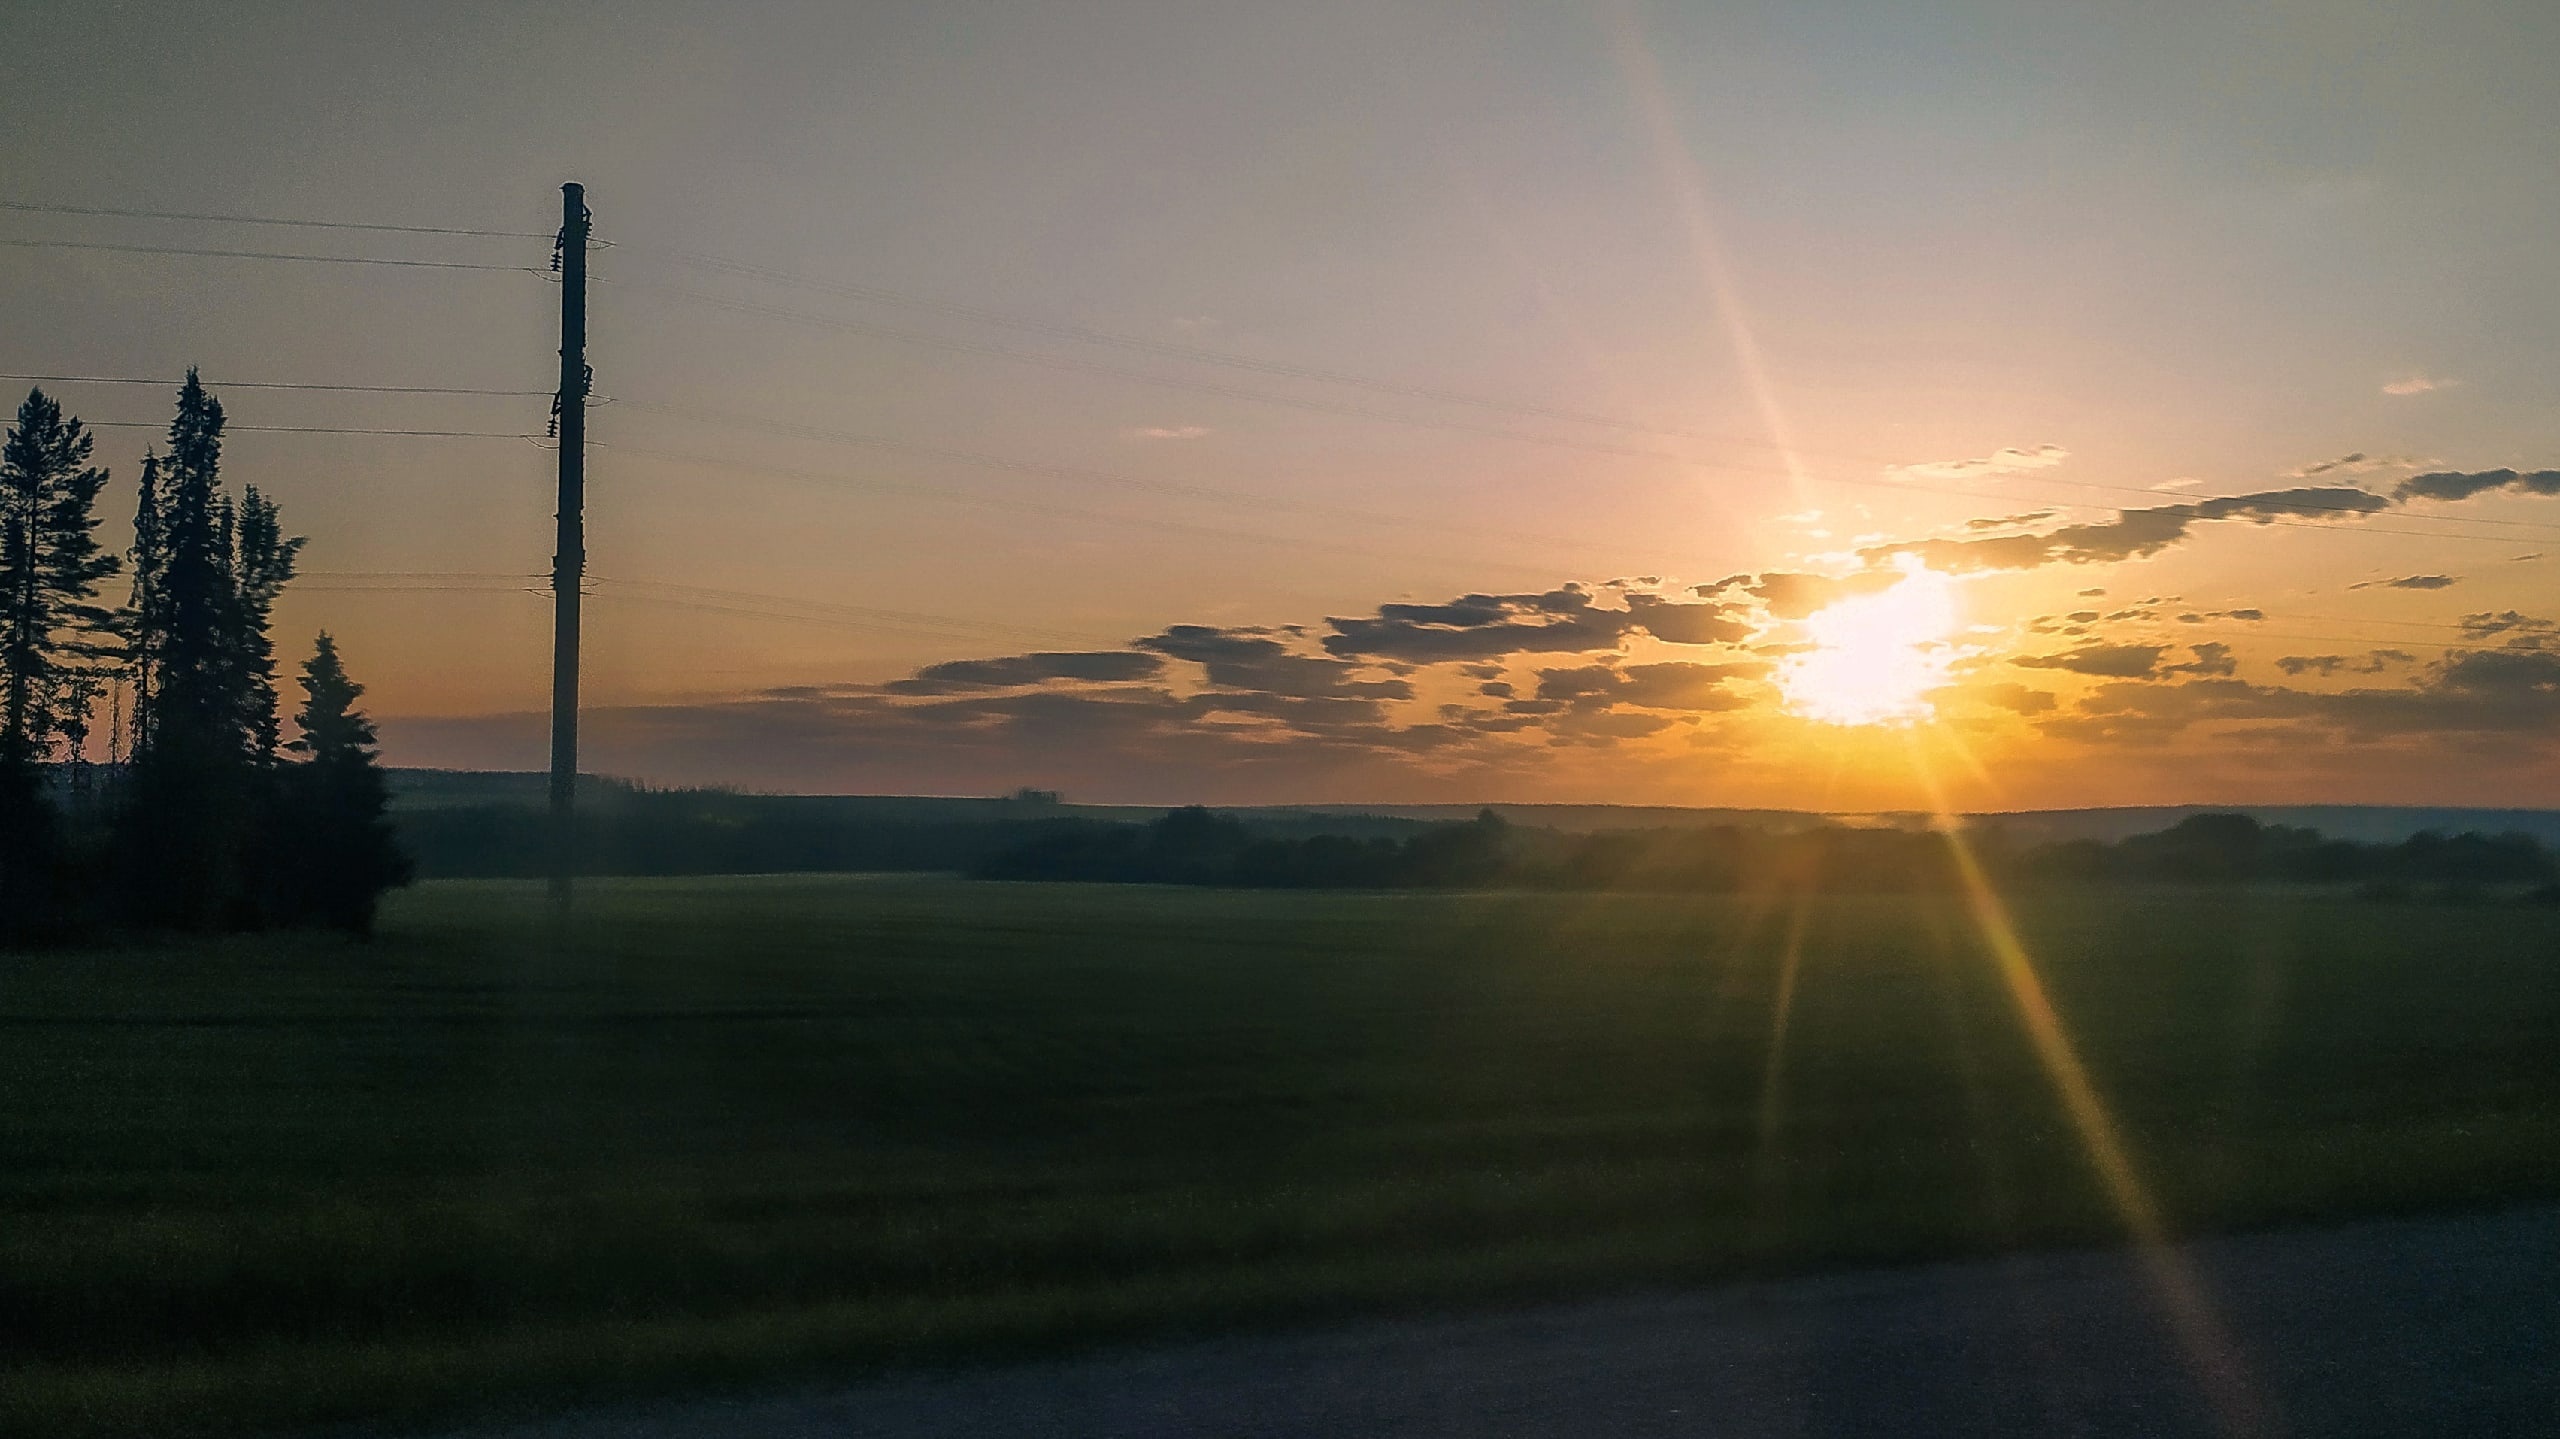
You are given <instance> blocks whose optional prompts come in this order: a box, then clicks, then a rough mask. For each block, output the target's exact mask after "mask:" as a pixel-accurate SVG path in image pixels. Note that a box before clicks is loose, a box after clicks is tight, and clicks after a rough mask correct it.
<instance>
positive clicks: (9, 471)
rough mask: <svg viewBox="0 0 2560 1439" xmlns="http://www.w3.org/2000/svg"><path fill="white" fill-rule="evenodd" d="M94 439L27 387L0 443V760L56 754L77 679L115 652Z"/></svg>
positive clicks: (103, 475) (112, 560)
mask: <svg viewBox="0 0 2560 1439" xmlns="http://www.w3.org/2000/svg"><path fill="white" fill-rule="evenodd" d="M91 445H92V441H91V438H90V435H89V433H88V431H87V430H86V429H84V428H83V427H82V426H81V424H80V422H79V421H78V420H76V419H71V418H67V417H66V416H64V414H63V413H62V406H61V405H60V404H59V403H57V402H56V401H54V400H53V399H52V398H50V397H48V396H47V395H46V394H45V393H44V392H43V391H42V390H30V391H28V393H27V398H26V401H25V403H23V404H21V405H19V406H18V422H17V424H16V425H15V426H14V427H12V428H11V429H10V431H9V434H8V439H7V442H6V444H5V446H0V764H6V765H11V766H27V767H32V766H35V765H38V764H41V763H42V762H43V761H44V760H45V758H46V757H47V756H48V755H50V754H51V752H52V747H53V741H54V738H55V736H56V734H57V733H58V732H59V731H60V729H61V728H62V726H63V725H64V723H65V722H66V719H67V718H68V717H67V716H66V715H65V713H64V709H63V706H64V702H65V701H66V700H67V699H68V698H69V697H70V692H71V691H70V685H71V680H72V677H73V676H74V675H75V674H78V673H80V672H82V671H85V670H88V669H91V668H93V667H95V666H96V665H97V664H99V663H100V662H101V661H103V660H104V659H105V658H106V656H107V654H108V641H109V637H110V635H111V633H112V631H113V628H114V616H113V614H112V612H110V611H109V610H108V609H107V608H106V607H105V606H103V605H101V604H99V603H98V586H99V584H100V583H101V582H102V581H104V580H105V579H106V578H107V577H108V576H109V575H112V574H114V573H115V571H116V557H115V556H114V555H112V554H110V553H108V552H107V551H106V550H105V549H104V548H103V547H102V546H100V545H99V543H98V537H97V533H96V531H97V528H98V516H97V500H98V491H99V489H100V488H101V487H102V486H104V485H105V484H106V481H107V472H106V471H104V470H102V469H97V468H94V467H92V466H91V465H90V464H89V454H90V449H91ZM92 693H94V691H92Z"/></svg>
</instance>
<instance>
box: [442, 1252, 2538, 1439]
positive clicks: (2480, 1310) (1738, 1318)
mask: <svg viewBox="0 0 2560 1439" xmlns="http://www.w3.org/2000/svg"><path fill="white" fill-rule="evenodd" d="M2173 1253H2174V1255H2175V1257H2176V1258H2177V1260H2178V1262H2180V1263H2182V1264H2184V1265H2187V1266H2190V1267H2189V1269H2188V1272H2189V1273H2191V1274H2192V1275H2194V1276H2195V1277H2196V1279H2197V1280H2198V1282H2199V1283H2200V1285H2201V1287H2202V1289H2203V1291H2204V1293H2205V1295H2206V1298H2207V1301H2208V1304H2209V1306H2210V1310H2211V1313H2212V1322H2214V1323H2215V1324H2218V1325H2219V1326H2220V1327H2221V1329H2222V1330H2223V1331H2224V1332H2225V1333H2226V1334H2227V1335H2228V1336H2229V1337H2230V1339H2231V1341H2232V1342H2231V1344H2230V1345H2229V1346H2228V1349H2227V1356H2228V1358H2229V1359H2230V1361H2231V1365H2232V1369H2233V1372H2235V1373H2236V1374H2237V1375H2238V1376H2239V1379H2240V1382H2241V1383H2242V1384H2244V1385H2245V1386H2246V1389H2247V1393H2246V1395H2245V1396H2244V1401H2243V1406H2242V1407H2243V1409H2244V1410H2251V1411H2254V1414H2255V1422H2254V1423H2253V1424H2251V1425H2250V1426H2248V1427H2253V1428H2255V1429H2256V1430H2257V1431H2258V1432H2262V1433H2268V1434H2282V1435H2289V1436H2329V1435H2390V1436H2404V1435H2405V1436H2471V1435H2481V1436H2489V1435H2496V1436H2508V1435H2541V1434H2549V1435H2560V1209H2536V1210H2526V1211H2514V1212H2508V1213H2503V1214H2494V1215H2473V1216H2459V1217H2453V1218H2436V1219H2424V1220H2401V1221H2385V1222H2376V1223H2369V1224H2359V1225H2354V1226H2350V1227H2344V1228H2336V1229H2323V1230H2315V1231H2299V1232H2287V1233H2270V1234H2257V1235H2247V1236H2240V1237H2234V1238H2227V1239H2215V1240H2208V1241H2204V1242H2201V1243H2197V1244H2193V1245H2188V1246H2184V1247H2182V1248H2180V1249H2178V1250H2176V1251H2173ZM2158 1294H2159V1291H2158V1289H2157V1288H2156V1286H2155V1284H2154V1282H2153V1279H2152V1278H2151V1276H2150V1274H2149V1273H2148V1271H2147V1270H2146V1267H2145V1266H2144V1264H2143V1263H2142V1262H2141V1261H2140V1259H2139V1258H2138V1257H2137V1256H2135V1255H2132V1254H2130V1253H2119V1252H2078V1253H2066V1254H2047V1255H2033V1256H2024V1257H2016V1258H2010V1259H2002V1260H1992V1261H1982V1262H1972V1263H1962V1264H1945V1265H1936V1266H1930V1267H1925V1268H1917V1269H1901V1270H1890V1271H1874V1272H1864V1273H1855V1274H1833V1275H1823V1276H1817V1277H1813V1278H1805V1279H1795V1280H1786V1281H1779V1282H1770V1283H1757V1284H1745V1285H1736V1286H1733V1287H1729V1288H1724V1289H1717V1290H1713V1291H1707V1292H1699V1293H1690V1294H1681V1295H1669V1296H1655V1297H1645V1298H1626V1299H1614V1300H1609V1301H1605V1302H1597V1303H1588V1304H1576V1305H1570V1306H1558V1307H1552V1308H1542V1309H1535V1310H1524V1311H1515V1312H1510V1313H1503V1314H1494V1315H1480V1316H1474V1317H1467V1318H1456V1319H1440V1320H1429V1321H1408V1322H1398V1323H1379V1324H1367V1325H1361V1326H1356V1327H1349V1328H1341V1329H1332V1330H1326V1331H1321V1332H1313V1333H1297V1334H1287V1335H1276V1336H1274V1335H1266V1336H1256V1337H1245V1338H1236V1339H1227V1340H1220V1341H1215V1342H1208V1343H1197V1344H1186V1345H1180V1346H1168V1347H1162V1348H1155V1349H1147V1350H1141V1351H1135V1352H1122V1353H1118V1354H1114V1355H1111V1356H1108V1357H1101V1358H1085V1359H1076V1360H1066V1361H1058V1362H1052V1363H1042V1364H1032V1365H1020V1366H1013V1367H1006V1368H996V1369H980V1370H969V1371H960V1372H953V1373H945V1374H929V1375H917V1376H911V1377H906V1378H899V1379H893V1380H885V1381H880V1382H875V1383H868V1384H863V1385H859V1386H854V1387H848V1388H844V1389H838V1390H830V1391H810V1392H801V1393H795V1394H787V1395H774V1396H769V1397H763V1398H756V1399H749V1400H737V1401H696V1402H686V1403H681V1404H671V1405H660V1406H654V1407H645V1408H629V1409H617V1410H612V1411H607V1412H596V1413H590V1414H581V1415H574V1416H567V1417H562V1418H557V1419H552V1420H548V1421H543V1422H538V1423H530V1424H522V1425H514V1426H508V1427H503V1428H484V1429H477V1430H471V1431H464V1432H462V1433H458V1434H456V1435H455V1436H453V1439H607V1436H612V1439H712V1436H719V1439H732V1436H736V1439H818V1436H827V1439H835V1436H849V1435H865V1436H871V1435H878V1436H900V1439H904V1436H915V1439H927V1436H931V1439H942V1436H961V1435H968V1436H981V1435H1000V1436H1024V1439H1088V1436H1091V1439H1102V1436H1111V1439H1148V1436H1170V1435H1236V1436H1251V1439H1356V1436H1365V1435H1427V1436H1444V1435H1447V1436H1455V1435H1471V1436H1472V1435H1534V1436H1550V1435H1551V1436H1576V1439H1590V1436H1618V1435H1626V1436H1654V1435H1714V1436H1736V1439H1740V1436H1762V1435H1770V1436H1779V1435H1783V1436H1805V1435H1892V1436H1914V1435H1968V1436H1970V1435H1985V1434H2035V1435H2109V1436H2113V1435H2126V1436H2135V1435H2138V1436H2143V1439H2154V1436H2183V1435H2199V1436H2203V1435H2215V1434H2223V1433H2228V1432H2230V1429H2231V1421H2230V1417H2229V1416H2230V1415H2231V1414H2233V1413H2234V1412H2238V1411H2235V1410H2234V1409H2233V1408H2232V1406H2231V1405H2229V1404H2228V1403H2225V1404H2223V1405H2221V1406H2219V1407H2218V1406H2217V1405H2216V1404H2215V1403H2213V1402H2210V1401H2209V1399H2208V1396H2207V1386H2206V1385H2205V1384H2204V1383H2203V1382H2202V1381H2200V1380H2199V1379H2198V1377H2197V1371H2196V1369H2195V1367H2194V1364H2193V1362H2192V1360H2191V1358H2190V1356H2189V1352H2188V1349H2187V1348H2186V1347H2185V1346H2184V1345H2182V1344H2181V1343H2180V1341H2179V1338H2178V1333H2177V1330H2176V1328H2175V1326H2174V1325H2173V1324H2172V1322H2171V1321H2170V1320H2169V1319H2168V1318H2167V1317H2165V1313H2164V1309H2163V1306H2162V1305H2161V1303H2160V1302H2159V1299H2158Z"/></svg>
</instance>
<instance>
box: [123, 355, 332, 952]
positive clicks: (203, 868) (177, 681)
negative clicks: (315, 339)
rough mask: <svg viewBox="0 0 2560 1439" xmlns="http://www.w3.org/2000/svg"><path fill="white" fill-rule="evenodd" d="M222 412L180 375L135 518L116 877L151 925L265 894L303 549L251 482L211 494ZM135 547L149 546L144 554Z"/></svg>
mask: <svg viewBox="0 0 2560 1439" xmlns="http://www.w3.org/2000/svg"><path fill="white" fill-rule="evenodd" d="M222 428H223V414H222V404H221V402H220V401H218V400H216V399H214V398H213V397H212V396H211V395H210V394H207V393H206V392H205V388H204V384H203V382H202V381H201V380H200V379H199V378H198V377H197V375H196V372H195V371H193V370H189V371H188V372H187V380H186V384H185V386H184V387H182V388H181V389H180V390H179V392H178V413H177V417H176V419H174V420H173V421H172V422H171V423H170V425H169V447H168V452H167V454H166V455H165V456H164V457H162V458H161V460H160V462H159V463H158V465H157V466H156V467H146V474H145V477H144V478H145V484H146V489H145V492H144V495H143V498H142V503H141V505H140V506H139V508H138V509H137V512H136V526H135V529H136V553H135V570H136V592H137V593H136V601H135V606H134V611H133V617H132V618H133V631H132V635H131V649H130V653H131V655H132V656H133V660H134V667H133V677H134V681H135V702H134V759H133V768H132V783H131V785H130V787H129V793H130V803H129V804H128V805H127V806H126V808H125V811H124V813H123V815H122V816H121V828H122V832H123V839H124V843H123V852H124V855H125V859H126V864H127V878H128V881H129V883H130V884H131V886H132V894H133V897H134V899H135V900H136V901H137V902H138V903H139V904H140V905H141V906H142V908H143V909H144V911H145V912H146V913H147V914H149V915H150V916H151V917H153V918H156V919H158V920H160V921H162V922H166V923H173V924H178V925H182V926H186V927H191V928H202V927H207V926H214V925H230V926H241V925H255V924H257V923H260V922H262V921H263V919H264V918H265V916H264V915H263V914H262V913H261V908H262V906H263V904H264V903H265V902H266V899H267V897H268V895H269V894H270V891H271V888H272V887H271V885H269V884H268V883H267V876H266V871H267V870H268V869H269V868H270V866H271V865H272V864H273V858H272V856H271V855H270V854H269V853H268V852H267V851H266V850H265V849H264V848H263V847H262V846H260V845H258V844H257V843H255V840H256V838H257V837H258V836H259V835H260V834H261V833H262V832H263V831H264V830H266V829H268V828H270V827H271V826H270V825H269V823H268V817H267V811H268V810H269V808H270V807H271V805H272V803H273V801H274V799H275V796H274V794H273V792H272V791H273V785H272V775H271V766H272V761H273V759H274V756H275V740H276V735H277V721H276V712H275V711H276V701H275V678H274V669H275V661H274V650H273V648H272V644H271V641H270V640H269V638H268V625H269V622H270V618H271V614H272V609H273V605H274V602H275V598H276V595H277V593H278V592H279V591H281V590H282V589H283V587H284V584H285V582H286V581H287V580H289V579H291V578H292V575H293V564H294V557H295V555H296V554H297V553H298V552H299V550H300V549H301V546H302V541H301V540H299V539H291V538H287V537H286V536H285V535H284V533H283V531H282V529H281V527H280V525H279V523H278V519H277V514H276V509H275V506H274V505H273V504H272V503H270V502H269V501H268V500H267V499H266V498H265V497H264V496H263V495H260V494H258V493H257V491H255V490H254V489H252V490H249V491H247V493H246V497H245V500H244V502H243V503H241V504H238V505H235V504H234V503H233V502H232V500H231V497H230V496H229V495H227V494H225V493H223V490H222V477H221V471H222ZM146 546H147V548H146Z"/></svg>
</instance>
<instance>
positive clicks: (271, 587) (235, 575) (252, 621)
mask: <svg viewBox="0 0 2560 1439" xmlns="http://www.w3.org/2000/svg"><path fill="white" fill-rule="evenodd" d="M301 553H302V538H301V537H300V536H298V535H296V536H287V535H286V534H285V532H284V527H283V525H282V523H281V522H280V520H279V518H278V516H277V513H276V506H275V502H274V501H272V500H270V499H268V498H267V497H266V496H264V495H261V494H259V493H258V487H257V486H255V485H246V486H243V487H242V488H241V494H240V511H239V521H238V526H237V530H236V534H235V537H234V539H233V542H232V550H231V554H232V600H233V603H234V604H235V605H236V606H237V607H238V613H237V614H236V615H235V616H234V617H233V621H232V626H231V629H232V636H233V638H234V641H235V642H236V643H237V645H238V646H239V652H238V653H237V654H236V655H234V656H233V659H232V663H233V666H234V667H235V669H236V671H237V675H236V682H237V683H238V685H239V687H240V730H241V737H242V739H243V741H244V742H245V743H246V744H247V746H248V750H249V753H250V755H251V756H252V757H254V758H255V759H256V760H257V761H258V762H259V763H260V764H273V763H275V759H276V740H277V737H278V725H277V722H276V650H275V643H274V641H273V640H272V639H271V638H270V637H269V633H268V631H269V627H270V625H271V624H272V623H273V620H274V614H275V603H276V597H277V596H278V595H280V594H282V593H284V587H285V584H286V582H288V581H290V580H291V579H292V578H293V565H294V560H295V558H296V557H297V556H298V555H300V554H301Z"/></svg>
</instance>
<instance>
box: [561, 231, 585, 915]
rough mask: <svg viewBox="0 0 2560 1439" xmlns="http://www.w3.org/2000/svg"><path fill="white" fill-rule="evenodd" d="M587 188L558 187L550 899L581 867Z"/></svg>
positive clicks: (565, 891)
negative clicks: (580, 627)
mask: <svg viewBox="0 0 2560 1439" xmlns="http://www.w3.org/2000/svg"><path fill="white" fill-rule="evenodd" d="M594 219H595V217H594V216H593V215H590V214H589V213H588V212H587V187H586V186H584V185H579V184H574V183H573V184H567V185H563V186H561V187H560V240H559V246H560V248H559V250H558V252H557V253H556V254H554V255H553V257H552V261H553V265H554V267H555V268H557V269H558V270H559V271H560V393H559V395H558V396H557V398H555V399H554V401H553V404H554V406H555V407H556V408H557V410H558V421H559V423H558V430H559V436H560V537H559V541H558V544H557V545H556V546H555V548H554V549H553V551H552V554H551V598H552V605H553V620H552V632H551V897H552V898H553V899H556V900H559V901H561V902H563V903H566V902H567V901H568V898H569V893H570V886H571V883H572V880H573V877H574V876H575V874H576V872H577V842H578V599H579V589H580V587H581V586H582V585H583V584H584V583H585V581H586V575H587V522H586V506H587V389H588V386H589V380H588V374H587V230H588V227H589V226H590V225H591V224H593V223H594Z"/></svg>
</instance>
